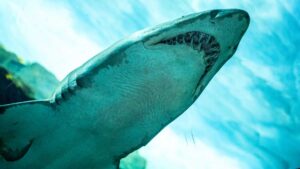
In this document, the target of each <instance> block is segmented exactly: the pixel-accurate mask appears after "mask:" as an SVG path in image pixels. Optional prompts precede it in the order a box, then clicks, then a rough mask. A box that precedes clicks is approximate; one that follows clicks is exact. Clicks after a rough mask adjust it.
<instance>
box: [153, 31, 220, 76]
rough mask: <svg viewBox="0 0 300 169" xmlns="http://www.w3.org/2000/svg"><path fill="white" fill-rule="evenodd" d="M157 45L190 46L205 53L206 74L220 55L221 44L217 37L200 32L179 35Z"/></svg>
mask: <svg viewBox="0 0 300 169" xmlns="http://www.w3.org/2000/svg"><path fill="white" fill-rule="evenodd" d="M157 44H166V45H188V46H190V47H192V48H193V49H194V50H197V51H198V52H201V51H203V52H204V53H205V56H204V61H205V63H206V69H205V71H206V72H208V71H209V70H210V69H211V67H212V66H213V65H214V63H215V62H216V61H217V59H218V56H219V54H220V44H219V43H218V42H217V40H216V39H215V37H213V36H211V35H209V34H206V33H203V32H199V31H191V32H186V33H183V34H179V35H177V36H175V37H172V38H168V39H164V40H162V41H160V42H158V43H157Z"/></svg>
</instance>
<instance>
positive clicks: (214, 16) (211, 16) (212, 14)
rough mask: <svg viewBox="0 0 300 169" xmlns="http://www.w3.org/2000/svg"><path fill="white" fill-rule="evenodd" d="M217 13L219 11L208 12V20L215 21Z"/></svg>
mask: <svg viewBox="0 0 300 169" xmlns="http://www.w3.org/2000/svg"><path fill="white" fill-rule="evenodd" d="M219 12H220V10H212V11H211V12H210V18H211V19H215V18H216V16H217V15H218V13H219Z"/></svg>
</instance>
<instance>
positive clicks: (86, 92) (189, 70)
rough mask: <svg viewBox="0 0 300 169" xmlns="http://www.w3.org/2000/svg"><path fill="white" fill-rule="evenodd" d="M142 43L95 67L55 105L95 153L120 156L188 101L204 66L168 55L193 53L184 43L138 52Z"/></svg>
mask: <svg viewBox="0 0 300 169" xmlns="http://www.w3.org/2000/svg"><path fill="white" fill-rule="evenodd" d="M143 48H144V47H143V45H142V44H141V43H140V44H136V45H134V46H132V47H131V48H129V49H128V50H126V51H124V59H123V61H122V62H121V63H120V64H118V65H115V66H107V67H106V68H104V69H101V70H99V71H98V72H95V73H94V74H93V77H92V78H91V86H90V87H86V88H82V89H80V88H79V89H78V91H75V92H74V95H77V96H76V97H70V99H69V100H66V101H65V103H64V102H63V103H61V105H60V106H59V107H58V108H59V109H60V111H61V112H62V114H65V115H66V118H65V120H64V121H66V122H69V125H70V126H71V127H70V128H72V129H74V130H75V131H76V133H77V132H78V133H80V134H79V135H81V134H82V135H87V136H90V137H92V138H93V139H92V140H93V142H94V146H95V147H94V148H95V149H97V150H99V151H97V153H99V154H98V156H101V155H102V156H104V155H105V154H106V155H107V156H110V157H111V156H112V157H116V158H117V159H118V158H121V157H123V156H126V155H127V154H128V153H129V152H131V151H133V150H135V149H137V148H139V147H141V146H143V145H145V144H147V143H148V142H149V141H150V140H151V139H152V138H153V137H154V136H155V135H156V134H157V133H158V132H159V131H160V130H161V129H163V128H164V127H165V126H166V125H167V124H168V123H169V122H171V121H173V120H174V119H175V118H176V117H177V116H178V115H180V114H181V113H182V112H184V111H185V110H186V109H187V108H188V107H189V106H190V105H191V104H192V103H193V102H194V100H193V98H194V97H193V94H194V93H193V92H194V89H195V88H196V86H197V82H198V81H199V77H200V76H199V75H201V74H202V73H203V71H204V68H202V67H201V66H199V65H201V64H202V62H203V61H202V60H201V57H197V58H194V57H191V58H190V59H186V58H185V59H183V58H181V57H179V56H180V55H178V57H174V55H176V52H181V51H189V52H195V51H193V50H192V49H191V50H189V49H187V50H182V48H186V47H185V46H181V47H179V48H178V50H174V49H173V50H174V51H175V52H174V53H172V56H170V55H167V54H164V53H161V52H159V51H158V52H156V51H155V49H154V50H153V52H152V53H149V52H148V53H147V52H145V53H143V52H141V49H143ZM136 49H139V52H135V51H136ZM145 50H146V49H145ZM190 56H193V55H189V54H187V57H190ZM178 67H181V69H178ZM182 67H183V68H182ZM187 74H194V75H193V76H186V75H187ZM68 105H73V106H71V108H70V106H68ZM62 119H63V118H62ZM81 138H82V139H85V137H81ZM79 142H80V141H79ZM108 152H109V153H110V154H108ZM87 153H89V152H87ZM92 155H93V154H92Z"/></svg>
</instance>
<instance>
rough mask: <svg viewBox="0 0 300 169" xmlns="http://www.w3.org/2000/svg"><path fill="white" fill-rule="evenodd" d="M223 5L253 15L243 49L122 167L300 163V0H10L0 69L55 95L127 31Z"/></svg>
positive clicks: (0, 17)
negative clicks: (64, 80) (74, 72)
mask: <svg viewBox="0 0 300 169" xmlns="http://www.w3.org/2000/svg"><path fill="white" fill-rule="evenodd" d="M216 8H240V9H244V10H246V11H247V12H248V13H249V15H250V17H251V23H250V27H249V29H248V31H247V32H246V34H245V36H244V38H243V39H242V41H241V43H240V46H239V47H238V50H237V52H236V53H235V55H234V56H233V57H232V58H231V59H230V60H229V61H228V62H227V63H226V64H225V66H224V67H223V68H222V69H221V70H220V71H219V73H217V75H216V76H215V77H214V79H213V80H212V81H211V82H210V84H209V85H208V86H207V87H206V89H205V90H204V92H203V93H202V94H201V96H200V98H199V99H198V100H197V101H196V103H195V104H194V105H193V106H191V107H190V109H189V110H187V111H186V112H185V113H184V114H183V115H182V116H180V117H179V118H178V119H176V120H175V121H174V122H173V123H171V124H170V125H169V126H168V127H166V128H165V129H164V130H163V131H162V132H161V133H159V135H157V136H156V137H155V138H154V139H153V140H152V141H151V142H150V143H149V144H148V145H147V146H145V147H143V148H141V149H140V150H139V151H138V152H135V153H134V154H132V156H131V158H127V159H125V160H123V161H122V164H121V168H127V169H141V168H147V169H219V168H228V169H264V168H272V169H276V168H278V169H288V168H291V169H294V168H298V167H300V100H299V99H300V51H299V48H300V1H299V0H289V1H287V0H265V1H262V0H239V1H236V0H186V1H183V0H147V1H146V0H113V1H108V0H87V1H81V0H63V1H58V0H53V1H52V0H29V1H17V0H10V1H8V0H7V1H5V0H1V1H0V23H1V28H0V43H1V50H0V67H1V69H0V75H1V73H3V71H4V73H3V74H4V75H5V76H2V75H1V78H3V77H5V78H6V79H7V80H10V79H13V77H14V76H15V77H17V78H18V79H19V81H22V82H24V81H25V82H24V83H26V84H30V85H28V86H27V87H26V88H25V89H26V90H25V91H27V93H30V94H29V95H28V96H23V95H21V94H20V93H18V96H20V98H21V99H27V97H28V98H45V97H48V96H49V95H50V94H51V92H52V90H53V88H54V86H56V85H57V83H58V80H62V78H63V77H64V76H66V75H67V74H68V73H69V72H70V71H72V70H73V69H75V68H76V67H78V66H80V65H81V64H82V63H84V62H85V61H87V60H88V59H89V58H91V57H92V56H94V55H96V54H97V53H99V52H100V51H102V50H103V49H105V48H107V47H108V46H110V45H111V44H113V43H114V42H116V41H118V40H120V39H121V38H123V37H126V36H128V35H130V34H131V33H133V32H135V31H138V30H140V29H143V28H146V27H149V26H154V25H157V24H160V23H162V22H165V21H169V20H172V19H176V18H178V17H181V16H183V15H187V14H190V13H193V12H200V11H203V10H209V9H216ZM9 51H10V52H9ZM5 57H7V58H10V60H15V61H16V63H18V64H20V65H18V64H11V65H10V64H8V63H11V62H8V61H7V59H5ZM38 63H39V64H38ZM24 65H27V66H24ZM24 67H29V68H28V69H24ZM2 68H4V69H6V70H2ZM28 70H35V71H32V72H35V73H32V72H30V71H28ZM5 71H7V72H9V73H10V74H11V75H10V76H6V73H5ZM50 72H52V73H53V74H54V75H55V76H53V75H52V74H51V73H50ZM46 74H47V78H45V76H46ZM55 77H56V78H57V79H58V80H57V79H56V78H55ZM39 78H41V80H39ZM43 78H44V79H43ZM15 81H16V80H15ZM1 82H3V84H6V82H5V83H4V81H3V80H1ZM9 83H10V82H7V84H9ZM19 86H20V85H19ZM0 87H1V86H0ZM4 88H5V87H2V89H1V90H0V91H1V92H2V94H3V92H7V91H8V90H7V88H5V90H3V89H4ZM28 91H30V92H28ZM0 98H1V97H0ZM12 100H13V99H12Z"/></svg>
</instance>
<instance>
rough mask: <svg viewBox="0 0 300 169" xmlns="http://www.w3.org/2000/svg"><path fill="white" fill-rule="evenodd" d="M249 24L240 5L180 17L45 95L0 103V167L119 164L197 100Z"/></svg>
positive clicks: (108, 53)
mask: <svg viewBox="0 0 300 169" xmlns="http://www.w3.org/2000/svg"><path fill="white" fill-rule="evenodd" d="M249 23H250V17H249V15H248V13H247V12H246V11H244V10H240V9H216V10H209V11H204V12H199V13H193V14H190V15H187V16H183V17H181V18H178V19H176V20H173V21H170V22H167V23H164V24H160V25H158V26H155V27H152V28H148V29H145V30H141V31H138V32H136V33H134V34H132V35H130V36H128V37H126V38H124V39H122V40H120V41H118V42H116V43H115V44H113V45H112V46H111V47H109V48H107V49H105V50H104V51H102V52H101V53H99V54H98V55H96V56H94V57H93V58H91V59H90V60H88V61H87V62H86V63H84V64H83V65H82V66H80V67H78V68H76V69H75V70H73V71H72V72H70V73H69V74H68V75H67V76H66V77H65V78H64V79H63V80H62V81H61V83H60V84H59V85H58V87H57V88H56V90H55V92H54V94H53V96H52V97H50V98H49V99H46V100H34V101H26V102H20V103H12V104H7V105H1V106H0V168H1V169H28V168H32V169H70V168H72V169H82V168H85V169H117V168H119V162H120V159H122V158H124V157H126V156H127V155H128V154H129V153H131V152H133V151H135V150H137V149H139V148H140V147H142V146H145V145H146V144H147V143H148V142H149V141H150V140H152V139H153V138H154V137H155V135H157V134H158V133H159V132H160V131H161V130H162V129H163V128H164V127H166V126H167V125H168V124H169V123H171V122H172V121H174V120H175V119H176V118H177V117H178V116H180V115H181V114H182V113H184V112H185V111H186V110H187V109H188V108H189V107H190V106H191V105H192V104H193V103H194V102H195V101H196V100H197V98H198V97H199V96H200V94H201V93H202V91H203V90H204V89H205V87H206V86H207V84H208V83H209V81H210V80H211V79H212V78H213V77H214V75H215V74H216V73H217V72H218V71H219V69H220V68H221V67H222V66H223V65H224V64H225V63H226V61H227V60H228V59H230V58H231V56H232V55H233V54H234V53H235V51H236V50H237V47H238V44H239V42H240V40H241V38H242V37H243V35H244V33H245V32H246V30H247V28H248V26H249Z"/></svg>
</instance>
